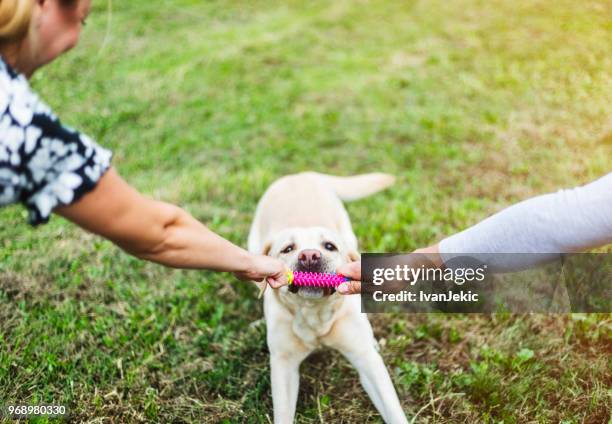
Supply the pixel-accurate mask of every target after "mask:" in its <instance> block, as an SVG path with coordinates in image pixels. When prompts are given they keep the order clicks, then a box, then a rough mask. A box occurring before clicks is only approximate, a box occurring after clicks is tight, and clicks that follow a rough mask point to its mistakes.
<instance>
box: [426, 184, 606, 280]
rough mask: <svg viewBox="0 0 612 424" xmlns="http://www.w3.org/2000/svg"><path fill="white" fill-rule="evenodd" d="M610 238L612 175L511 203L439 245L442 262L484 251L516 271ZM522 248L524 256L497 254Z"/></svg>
mask: <svg viewBox="0 0 612 424" xmlns="http://www.w3.org/2000/svg"><path fill="white" fill-rule="evenodd" d="M611 242H612V174H608V175H606V176H604V177H602V178H600V179H598V180H596V181H593V182H592V183H590V184H587V185H584V186H581V187H576V188H573V189H568V190H559V191H558V192H556V193H550V194H545V195H542V196H537V197H533V198H531V199H528V200H525V201H523V202H520V203H517V204H516V205H513V206H510V207H508V208H506V209H504V210H502V211H501V212H498V213H497V214H495V215H493V216H491V217H489V218H487V219H485V220H484V221H482V222H480V223H478V224H476V225H474V226H473V227H470V228H468V229H467V230H464V231H462V232H460V233H458V234H455V235H453V236H450V237H448V238H446V239H444V240H442V241H441V242H440V243H439V245H438V246H437V248H438V249H439V254H440V257H441V259H442V260H443V261H444V262H445V263H446V262H448V261H450V260H451V259H453V258H454V257H457V256H464V255H469V256H475V257H477V256H478V254H482V255H483V257H484V258H488V259H483V262H485V263H487V262H489V261H490V260H492V259H493V260H494V261H495V262H496V263H495V264H492V265H493V266H495V268H496V269H499V271H518V270H521V269H526V268H530V267H532V266H536V265H538V264H540V263H542V262H546V261H548V260H551V259H555V257H558V256H559V254H560V253H574V252H581V251H585V250H588V249H592V248H595V247H598V246H603V245H606V244H608V243H611ZM498 253H521V254H522V255H498V256H492V255H494V254H498Z"/></svg>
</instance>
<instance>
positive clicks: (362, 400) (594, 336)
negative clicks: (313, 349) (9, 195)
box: [0, 0, 612, 423]
mask: <svg viewBox="0 0 612 424" xmlns="http://www.w3.org/2000/svg"><path fill="white" fill-rule="evenodd" d="M104 3H105V2H103V1H96V2H94V6H95V7H94V11H93V14H92V17H91V18H90V21H89V24H88V26H87V28H86V31H85V33H84V37H83V40H82V43H81V45H80V46H79V47H78V49H77V50H75V51H74V52H72V53H70V54H69V55H68V56H67V57H65V58H62V59H60V60H59V61H57V62H56V63H55V64H53V65H52V66H50V67H48V68H47V69H45V70H44V71H42V72H41V73H40V74H38V75H37V76H36V77H35V78H34V81H33V85H34V86H35V88H36V89H37V90H38V91H39V93H40V94H41V95H42V97H43V98H44V99H46V100H47V102H48V103H49V104H50V105H51V106H52V107H53V108H54V110H55V111H56V112H57V114H58V115H60V116H61V117H63V119H64V121H65V122H67V123H68V124H70V125H71V126H74V127H77V128H79V129H81V130H83V131H84V132H86V133H88V134H90V135H91V136H93V137H95V138H96V139H97V140H99V142H100V143H101V144H103V145H105V146H107V147H109V148H111V149H112V150H113V151H114V154H115V156H114V164H115V166H116V167H117V168H118V170H119V171H120V173H121V174H122V175H123V176H124V177H125V178H126V179H127V180H128V181H129V182H130V183H131V184H133V185H134V186H135V187H137V188H138V189H139V190H141V191H142V192H144V193H147V194H148V195H150V196H153V197H155V198H159V199H164V200H166V201H171V202H175V203H177V204H180V205H181V206H183V207H185V208H186V209H187V210H188V211H190V212H191V213H192V214H193V215H194V216H196V217H197V218H199V219H201V220H202V221H204V222H205V223H207V224H208V225H209V226H210V227H211V228H213V229H214V230H215V231H217V232H218V233H220V234H222V235H224V236H225V237H228V238H229V239H231V240H233V241H234V242H236V243H239V244H242V245H244V244H245V242H246V235H247V231H248V228H249V224H250V220H251V217H252V215H253V212H254V208H255V205H256V202H257V200H258V197H259V196H260V195H261V194H262V193H263V191H264V190H265V188H266V186H267V185H268V184H270V183H271V182H272V181H274V179H276V178H278V177H280V176H282V175H285V174H288V173H294V172H298V171H302V170H318V171H323V172H327V173H334V174H343V175H347V174H353V173H359V172H366V171H367V172H371V171H386V172H390V173H393V174H395V175H397V176H398V177H399V178H398V183H397V185H396V186H395V187H394V188H393V189H391V190H388V191H387V192H385V193H383V194H380V195H377V196H375V197H372V198H370V199H367V200H363V201H360V202H356V203H353V204H349V205H348V206H347V207H348V209H349V213H350V214H351V216H352V218H353V223H354V227H355V231H356V233H357V235H358V238H359V239H360V242H361V249H362V251H410V250H412V249H415V248H417V247H422V246H424V245H426V244H429V243H431V242H433V241H435V240H438V239H440V238H442V237H444V236H445V235H449V234H452V233H453V232H455V231H458V230H460V229H462V228H465V227H466V226H468V225H470V224H473V223H475V222H477V221H478V220H479V219H482V218H483V217H485V216H487V215H488V214H490V213H492V212H494V211H496V210H499V209H500V208H502V207H504V206H506V205H508V204H510V203H512V202H513V201H517V200H519V199H524V198H526V197H529V196H531V195H535V194H537V193H542V192H546V191H551V190H555V189H557V188H559V187H564V186H572V185H577V184H581V183H585V182H588V181H590V180H592V179H594V178H596V177H597V176H600V175H603V174H604V173H606V172H609V171H610V169H611V165H612V159H611V158H612V148H611V147H612V121H610V116H611V115H612V113H611V112H612V107H611V106H610V105H612V71H611V70H612V54H611V50H610V39H612V26H611V24H610V23H611V22H612V19H611V18H612V8H611V6H610V2H608V1H605V0H592V1H586V2H574V1H569V0H562V1H542V0H540V1H538V0H517V1H512V2H511V1H499V0H495V1H478V0H457V1H452V2H447V1H439V0H432V1H427V2H424V1H423V2H417V1H405V2H393V1H386V0H364V1H351V2H349V1H347V0H338V1H333V2H331V1H312V2H301V1H285V2H273V1H267V0H259V1H253V2H247V1H242V0H236V1H232V2H220V1H207V2H201V1H196V0H189V1H188V0H177V1H169V0H166V1H156V2H150V1H145V0H131V1H123V2H122V1H116V2H113V10H112V16H111V14H110V13H109V9H108V7H107V6H106V5H105V4H104ZM109 17H112V20H111V22H110V26H108V25H107V24H108V22H107V19H108V18H109ZM0 223H1V227H0V404H3V403H4V404H8V403H28V404H37V403H38V404H40V403H46V404H65V405H67V406H68V407H69V409H70V410H71V412H72V414H73V415H74V416H75V421H78V422H83V421H91V422H117V423H124V422H194V423H195V422H211V423H212V422H215V423H216V422H232V423H233V422H262V423H266V422H269V420H270V417H271V413H272V411H271V404H272V402H271V399H270V383H269V375H268V374H269V369H268V355H267V348H266V345H265V326H264V325H263V324H262V323H261V322H260V321H257V320H258V319H260V318H261V316H262V310H261V305H260V302H259V301H258V300H256V299H255V293H254V290H253V289H252V287H251V286H249V285H248V284H244V283H241V282H238V281H235V280H233V278H232V277H228V276H226V275H214V274H212V273H207V272H183V271H175V270H169V269H164V268H162V267H160V266H156V265H153V264H147V263H143V262H140V261H137V260H135V259H132V258H130V257H129V256H127V255H126V254H124V253H122V252H121V251H119V250H118V249H117V248H115V247H113V246H112V245H111V244H110V243H108V242H106V241H102V240H100V239H99V238H97V237H93V236H91V235H88V234H86V233H84V232H82V231H79V230H78V229H76V228H75V227H74V226H71V225H69V224H67V223H66V222H64V221H62V220H61V219H60V218H54V219H53V220H52V222H51V223H50V224H49V225H46V226H44V227H41V228H39V229H35V230H34V229H31V228H29V227H28V226H27V225H26V224H25V223H24V211H23V209H22V208H21V207H10V208H5V209H3V210H2V211H0ZM372 321H373V324H374V327H375V331H376V333H377V336H378V337H379V338H382V339H383V349H382V354H383V356H384V357H385V360H386V363H387V365H388V367H389V369H390V371H391V373H392V376H393V380H394V382H395V384H396V387H397V389H398V391H399V393H400V398H401V399H402V403H403V406H404V408H405V410H406V412H407V414H408V415H409V416H414V415H415V414H418V416H417V418H416V421H417V422H431V423H464V422H490V423H498V422H504V423H526V422H542V423H545V422H555V423H556V422H563V423H605V422H608V420H610V410H611V409H612V401H611V393H610V387H611V386H612V379H611V377H610V376H611V375H612V369H611V368H612V366H611V365H610V354H611V353H612V351H611V348H610V346H611V345H612V336H611V333H612V330H611V327H612V321H611V319H610V316H609V315H598V316H596V315H593V316H581V315H576V316H539V315H534V316H515V315H511V316H503V315H497V316H477V315H451V316H449V315H415V316H408V315H396V316H391V315H377V316H373V317H372ZM253 323H254V324H253ZM297 421H298V422H300V423H314V422H338V423H340V422H344V423H357V422H359V423H361V422H380V418H379V417H378V415H377V413H376V411H375V409H374V408H373V406H372V405H371V403H370V402H369V400H368V398H367V397H366V396H365V394H364V393H363V390H362V389H361V387H360V386H359V383H358V379H357V376H356V373H355V372H354V371H353V370H352V369H351V367H350V366H349V365H348V364H347V362H346V361H345V360H344V359H343V358H342V357H341V356H340V355H338V354H335V353H331V352H327V351H325V352H319V353H315V354H314V355H313V356H312V357H311V358H309V359H308V360H307V361H306V362H305V364H304V365H303V366H302V386H301V390H300V398H299V401H298V417H297ZM39 422H45V421H39Z"/></svg>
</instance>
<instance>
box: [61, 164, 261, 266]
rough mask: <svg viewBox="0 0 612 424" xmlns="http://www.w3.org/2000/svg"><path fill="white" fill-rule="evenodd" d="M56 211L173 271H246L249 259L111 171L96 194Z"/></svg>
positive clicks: (126, 249)
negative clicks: (141, 192) (142, 193)
mask: <svg viewBox="0 0 612 424" xmlns="http://www.w3.org/2000/svg"><path fill="white" fill-rule="evenodd" d="M56 212H57V213H59V214H60V215H62V216H64V217H65V218H67V219H69V220H70V221H72V222H74V223H76V224H78V225H80V226H81V227H83V228H85V229H87V230H89V231H91V232H93V233H95V234H98V235H101V236H103V237H105V238H107V239H109V240H111V241H112V242H113V243H115V244H117V245H118V246H119V247H121V248H122V249H124V250H125V251H127V252H129V253H131V254H133V255H135V256H137V257H140V258H143V259H148V260H151V261H154V262H158V263H160V264H163V265H167V266H171V267H176V268H192V269H212V270H217V271H232V272H244V271H248V270H249V269H250V268H249V267H250V266H251V265H252V264H251V260H252V256H251V255H249V254H248V253H247V252H246V251H245V250H244V249H241V248H240V247H238V246H236V245H234V244H232V243H230V242H229V241H227V240H225V239H223V238H221V237H220V236H218V235H217V234H215V233H213V232H212V231H210V230H209V229H207V228H206V227H205V226H204V225H203V224H201V223H200V222H198V221H197V220H196V219H195V218H193V217H192V216H191V215H189V214H188V213H187V212H186V211H184V210H183V209H181V208H179V207H178V206H174V205H171V204H168V203H165V202H160V201H157V200H153V199H149V198H146V197H144V196H142V195H141V194H140V193H138V192H137V191H136V190H134V189H133V188H132V187H130V186H129V185H128V184H126V183H125V182H124V181H123V180H122V179H121V178H120V177H119V175H118V174H117V173H116V172H115V170H114V169H110V170H109V171H108V172H107V173H106V174H105V175H104V176H103V177H102V178H101V179H100V181H99V183H98V185H97V186H96V188H95V190H93V191H92V192H90V193H88V194H87V195H85V196H84V197H83V198H82V199H81V200H79V201H78V202H76V203H74V204H72V205H69V206H63V207H59V208H57V209H56Z"/></svg>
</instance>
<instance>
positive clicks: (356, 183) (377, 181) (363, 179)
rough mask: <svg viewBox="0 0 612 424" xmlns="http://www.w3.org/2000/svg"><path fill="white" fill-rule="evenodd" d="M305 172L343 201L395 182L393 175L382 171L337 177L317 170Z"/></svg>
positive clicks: (368, 193) (354, 198)
mask: <svg viewBox="0 0 612 424" xmlns="http://www.w3.org/2000/svg"><path fill="white" fill-rule="evenodd" d="M307 174H309V175H311V176H313V177H315V178H317V179H319V180H320V181H321V182H322V183H323V184H324V185H326V186H328V187H330V188H331V189H332V190H333V191H334V192H335V193H336V194H337V195H338V197H339V198H340V199H341V200H344V201H351V200H357V199H361V198H363V197H367V196H370V195H372V194H374V193H378V192H379V191H382V190H384V189H386V188H387V187H390V186H392V185H393V184H394V183H395V177H394V176H393V175H390V174H384V173H382V172H375V173H371V174H361V175H354V176H351V177H337V176H335V175H327V174H320V173H318V172H307Z"/></svg>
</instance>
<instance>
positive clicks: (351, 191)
mask: <svg viewBox="0 0 612 424" xmlns="http://www.w3.org/2000/svg"><path fill="white" fill-rule="evenodd" d="M393 181H394V178H393V177H392V176H390V175H386V174H365V175H359V176H354V177H334V176H329V175H323V174H317V173H314V172H308V173H302V174H296V175H290V176H286V177H283V178H281V179H279V180H278V181H276V182H275V183H273V184H272V185H271V186H270V187H269V188H268V190H267V191H266V193H265V194H264V195H263V197H262V198H261V200H260V201H259V204H258V206H257V211H256V213H255V218H254V221H253V224H252V227H251V231H250V234H249V242H248V243H249V250H250V251H251V252H253V253H258V254H267V255H270V256H274V257H277V258H280V259H281V260H283V261H284V262H285V264H286V265H287V266H288V267H290V268H292V269H296V268H298V267H299V266H300V265H299V260H298V255H299V254H300V252H303V251H304V250H309V251H311V252H312V251H313V250H317V251H319V252H320V253H321V259H320V261H319V267H318V268H317V269H316V270H317V271H319V272H335V270H336V268H337V267H338V266H339V265H341V264H344V263H347V262H349V261H354V260H357V259H358V258H359V254H358V253H357V252H358V250H357V238H356V237H355V234H354V233H353V229H352V227H351V222H350V220H349V216H348V213H347V212H346V210H345V209H344V206H343V204H342V201H341V200H354V199H358V198H361V197H365V196H368V195H370V194H373V193H376V192H378V191H380V190H383V189H385V188H386V187H388V186H390V185H391V184H393ZM291 247H293V248H292V249H291ZM332 247H333V248H332ZM264 313H265V318H266V324H267V339H268V347H269V350H270V365H271V371H272V377H271V382H272V400H273V406H274V422H275V423H277V424H285V423H290V422H292V421H293V418H294V415H295V408H296V403H297V397H298V390H299V366H300V363H301V362H302V360H304V358H306V357H307V356H308V355H309V354H310V353H311V352H312V351H313V350H314V349H316V348H318V347H320V346H328V347H331V348H334V349H337V350H339V351H340V352H341V353H342V354H343V355H344V356H345V357H346V358H347V359H348V360H349V361H350V362H351V364H353V366H354V367H355V368H356V369H357V371H358V372H359V377H360V380H361V383H362V385H363V387H364V389H365V390H366V392H367V393H368V395H369V396H370V398H371V399H372V402H373V403H374V405H375V406H376V408H377V409H378V411H379V412H380V414H381V415H382V417H383V419H384V420H385V422H387V423H406V422H407V420H406V417H405V415H404V412H403V410H402V407H401V405H400V402H399V400H398V397H397V393H396V392H395V388H394V387H393V383H392V382H391V378H390V377H389V373H388V372H387V369H386V367H385V364H384V363H383V360H382V358H381V356H380V355H379V353H378V345H377V342H376V339H375V338H374V335H373V332H372V327H371V326H370V322H369V321H368V319H367V316H366V314H362V313H361V308H360V297H359V296H358V295H353V296H341V295H339V294H337V293H333V294H331V295H330V294H329V289H327V290H323V289H312V288H300V289H299V291H298V293H291V292H290V291H289V290H288V288H287V287H282V288H281V289H279V290H267V291H266V292H265V293H264Z"/></svg>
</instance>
